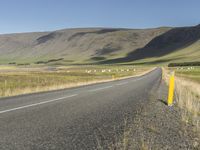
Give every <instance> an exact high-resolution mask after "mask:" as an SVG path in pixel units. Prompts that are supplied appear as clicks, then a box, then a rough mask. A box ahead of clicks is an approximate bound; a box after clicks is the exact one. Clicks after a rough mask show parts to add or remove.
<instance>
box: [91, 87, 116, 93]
mask: <svg viewBox="0 0 200 150" xmlns="http://www.w3.org/2000/svg"><path fill="white" fill-rule="evenodd" d="M111 87H113V86H106V87H103V88H97V89H93V90H89V92H95V91H100V90H104V89H108V88H111Z"/></svg>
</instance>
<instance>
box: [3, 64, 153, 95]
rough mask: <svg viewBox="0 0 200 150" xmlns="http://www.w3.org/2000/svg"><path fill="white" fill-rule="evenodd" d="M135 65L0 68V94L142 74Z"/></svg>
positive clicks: (58, 87)
mask: <svg viewBox="0 0 200 150" xmlns="http://www.w3.org/2000/svg"><path fill="white" fill-rule="evenodd" d="M149 69H150V68H148V67H145V68H141V67H134V66H67V67H64V66H63V67H62V66H60V67H32V68H29V67H13V66H1V68H0V96H12V95H18V94H25V93H32V92H38V91H48V90H54V89H62V88H68V87H74V86H78V85H85V84H88V83H95V82H99V81H106V80H114V79H118V78H122V77H127V76H134V75H137V74H141V73H143V72H145V71H147V70H149Z"/></svg>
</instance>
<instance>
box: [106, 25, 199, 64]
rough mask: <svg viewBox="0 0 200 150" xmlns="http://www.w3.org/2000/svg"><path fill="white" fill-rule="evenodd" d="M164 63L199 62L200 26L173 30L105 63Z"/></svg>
mask: <svg viewBox="0 0 200 150" xmlns="http://www.w3.org/2000/svg"><path fill="white" fill-rule="evenodd" d="M133 61H134V62H143V63H145V62H146V63H155V64H156V63H164V62H167V63H168V62H171V61H172V62H182V61H200V25H198V26H194V27H179V28H173V29H171V30H169V31H167V32H165V33H163V34H161V35H159V36H157V37H155V38H154V39H152V40H151V41H150V42H149V43H147V44H146V45H145V46H144V47H143V48H138V49H134V50H133V51H132V52H130V53H128V54H127V56H125V57H122V58H117V59H112V60H109V61H107V62H133Z"/></svg>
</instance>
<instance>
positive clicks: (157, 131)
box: [124, 81, 200, 150]
mask: <svg viewBox="0 0 200 150" xmlns="http://www.w3.org/2000/svg"><path fill="white" fill-rule="evenodd" d="M155 88H157V90H156V91H157V92H156V93H155V92H154V93H152V92H151V95H150V97H151V99H150V101H149V102H148V103H147V105H145V106H144V107H143V108H142V109H141V111H140V112H138V114H137V116H136V117H135V118H134V119H133V124H132V125H131V127H129V129H127V131H126V132H127V133H126V134H128V136H126V137H124V141H126V144H125V145H126V146H125V149H134V150H137V149H144V150H149V149H152V150H161V149H164V150H199V149H200V139H199V138H198V135H197V134H196V133H194V131H193V127H192V125H191V124H189V123H188V124H186V123H184V122H183V121H181V113H180V111H181V110H180V109H179V108H178V107H177V106H176V105H174V106H172V107H168V106H167V104H166V99H167V91H168V88H167V86H166V85H165V83H164V81H161V83H160V85H158V86H157V87H155ZM152 91H155V89H154V90H152Z"/></svg>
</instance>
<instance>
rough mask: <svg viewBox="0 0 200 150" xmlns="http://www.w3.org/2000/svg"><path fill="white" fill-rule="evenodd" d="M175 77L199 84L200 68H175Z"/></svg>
mask: <svg viewBox="0 0 200 150" xmlns="http://www.w3.org/2000/svg"><path fill="white" fill-rule="evenodd" d="M176 75H177V76H180V77H184V78H187V79H190V80H192V81H194V82H197V83H200V67H177V68H176Z"/></svg>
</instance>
